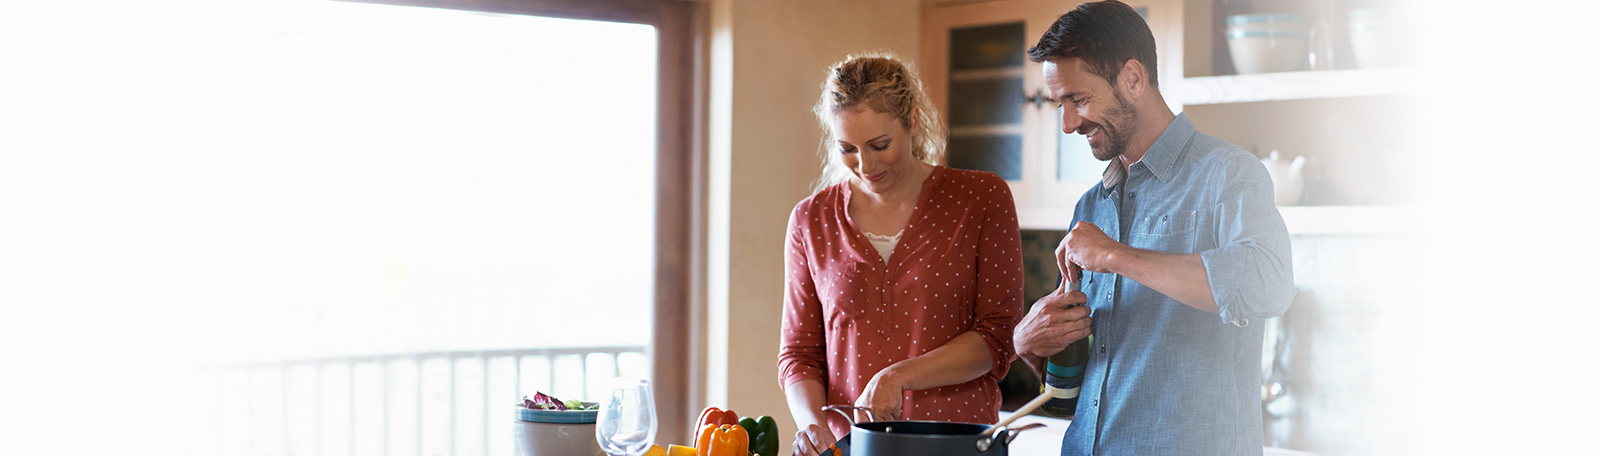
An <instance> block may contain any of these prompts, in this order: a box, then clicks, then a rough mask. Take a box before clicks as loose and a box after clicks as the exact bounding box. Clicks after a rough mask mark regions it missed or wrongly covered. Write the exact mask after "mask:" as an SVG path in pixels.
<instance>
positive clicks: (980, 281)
mask: <svg viewBox="0 0 1600 456" xmlns="http://www.w3.org/2000/svg"><path fill="white" fill-rule="evenodd" d="M849 197H850V188H849V184H848V183H845V184H839V185H835V186H832V187H829V188H826V189H823V190H822V191H820V192H818V193H817V194H816V195H812V196H811V197H810V198H807V199H805V200H803V201H801V202H800V203H799V204H798V205H796V206H795V209H794V212H793V213H791V214H790V218H789V229H788V245H787V247H786V252H785V257H786V264H785V271H786V275H787V277H786V279H787V280H786V283H785V295H784V312H783V327H782V331H781V340H782V345H781V349H780V351H779V355H778V369H779V372H780V375H781V376H782V378H781V380H780V381H781V384H782V385H784V386H787V385H789V384H791V383H793V382H795V381H798V380H803V379H815V380H818V381H820V382H822V383H823V385H825V387H826V389H827V399H828V403H830V404H851V403H854V402H855V398H856V397H857V396H859V395H860V394H861V393H862V389H863V388H864V387H865V386H866V385H867V382H869V381H870V380H872V376H873V375H875V374H877V373H878V371H880V370H882V369H883V368H885V367H888V366H890V365H892V364H894V363H896V362H900V361H902V360H905V359H909V358H912V357H916V356H920V355H922V354H924V353H927V352H929V351H932V350H933V349H935V348H938V347H940V346H942V345H944V344H945V343H947V342H949V341H950V340H951V339H954V338H955V337H956V336H959V335H961V334H963V333H966V332H968V331H974V332H977V333H978V334H979V335H980V336H982V337H983V339H984V341H985V342H987V343H988V344H989V349H990V350H991V352H992V354H993V355H994V359H995V362H994V364H993V366H991V369H990V371H989V373H988V374H987V375H984V376H982V377H979V378H977V379H975V380H973V381H970V382H967V383H963V384H959V385H949V386H944V387H938V388H932V389H928V390H923V391H913V392H908V393H906V397H905V403H904V406H903V408H902V410H901V418H902V419H908V420H932V421H961V422H971V423H993V422H995V421H996V419H997V417H998V415H999V411H1000V391H999V388H998V386H997V385H996V383H995V382H996V381H997V380H998V379H1000V378H1001V377H1004V376H1005V374H1006V371H1007V369H1008V368H1009V367H1010V365H1011V361H1012V360H1014V359H1016V354H1015V352H1014V351H1013V350H1012V346H1011V333H1012V330H1013V329H1014V328H1015V326H1016V324H1017V322H1018V321H1019V320H1021V319H1022V315H1023V302H1022V253H1021V248H1022V240H1021V233H1020V231H1019V230H1018V228H1017V211H1016V206H1015V203H1014V202H1013V201H1012V197H1011V190H1010V188H1009V187H1008V186H1007V185H1006V183H1005V181H1004V180H1002V179H1000V177H998V176H996V175H994V174H992V173H987V172H981V171H968V170H960V169H953V168H945V167H938V168H935V169H934V172H933V174H932V175H931V176H930V177H929V179H928V181H927V182H925V183H924V187H923V191H922V196H921V200H920V201H918V202H917V205H916V208H915V209H913V211H912V215H911V221H910V223H909V224H907V226H906V228H905V231H904V232H903V234H902V235H901V241H900V245H899V246H897V247H896V248H895V250H894V252H893V254H891V256H890V257H889V259H888V260H887V261H885V260H883V258H882V257H881V256H879V255H878V253H877V250H875V249H874V248H873V247H872V244H871V242H870V241H869V240H868V238H867V237H866V236H865V235H864V234H862V232H861V231H860V230H859V229H857V228H856V227H855V225H854V224H853V222H851V221H850V219H849V215H848V209H847V208H848V204H847V203H848V201H849ZM829 420H830V421H829V425H830V427H832V428H833V430H834V432H835V434H836V435H843V434H844V433H845V432H846V431H847V430H848V428H849V425H848V423H846V422H845V421H844V420H843V419H842V418H840V417H838V416H836V415H834V416H830V417H829Z"/></svg>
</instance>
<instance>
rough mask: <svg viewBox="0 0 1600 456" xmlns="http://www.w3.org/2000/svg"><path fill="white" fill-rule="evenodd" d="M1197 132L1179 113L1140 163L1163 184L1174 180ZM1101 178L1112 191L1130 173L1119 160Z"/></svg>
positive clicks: (1185, 115) (1108, 166) (1184, 116)
mask: <svg viewBox="0 0 1600 456" xmlns="http://www.w3.org/2000/svg"><path fill="white" fill-rule="evenodd" d="M1195 132H1196V130H1195V128H1194V123H1193V122H1190V121H1189V115H1188V114H1186V113H1179V114H1178V117H1177V118H1174V119H1172V122H1171V123H1168V124H1167V128H1166V129H1165V130H1162V131H1161V136H1159V137H1157V138H1156V142H1155V144H1151V145H1150V150H1148V151H1145V153H1144V158H1141V159H1139V162H1138V163H1144V166H1145V168H1147V169H1149V170H1150V173H1151V174H1155V176H1156V178H1157V179H1161V181H1162V182H1167V181H1170V180H1172V175H1173V173H1175V172H1176V171H1177V167H1178V158H1180V157H1182V156H1183V147H1184V146H1185V145H1187V144H1189V139H1190V137H1192V136H1194V134H1195ZM1100 178H1101V181H1100V185H1101V186H1102V187H1104V188H1106V189H1110V188H1112V187H1116V186H1117V184H1121V183H1122V181H1123V180H1125V179H1127V178H1128V172H1127V170H1126V169H1123V167H1122V164H1120V163H1118V162H1117V160H1111V163H1110V164H1109V165H1107V166H1106V170H1105V172H1104V173H1101V175H1100Z"/></svg>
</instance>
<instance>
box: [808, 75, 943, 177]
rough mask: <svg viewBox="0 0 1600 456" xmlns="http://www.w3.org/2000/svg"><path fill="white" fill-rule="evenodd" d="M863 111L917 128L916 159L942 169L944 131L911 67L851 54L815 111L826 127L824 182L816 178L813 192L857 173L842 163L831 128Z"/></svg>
mask: <svg viewBox="0 0 1600 456" xmlns="http://www.w3.org/2000/svg"><path fill="white" fill-rule="evenodd" d="M858 106H866V107H869V108H872V110H873V111H877V112H881V113H885V114H888V115H890V116H893V117H894V118H895V119H898V120H900V124H901V125H902V126H904V127H906V128H910V127H912V126H913V125H914V126H915V127H916V128H915V129H914V130H912V131H911V156H913V157H916V159H918V160H922V161H923V162H924V163H927V164H930V165H934V166H938V165H939V162H940V160H941V159H943V157H944V140H945V138H944V131H943V130H944V128H943V125H941V124H940V123H939V113H938V112H937V111H934V109H933V103H932V102H931V101H929V100H928V96H927V94H926V93H924V92H923V89H922V81H921V80H919V79H917V75H916V73H914V72H912V70H911V67H910V65H908V64H906V63H905V62H903V61H901V60H900V59H899V58H896V57H895V56H894V55H892V54H888V53H882V52H874V53H867V54H852V55H849V56H846V57H845V59H844V61H841V62H839V63H835V64H833V66H831V67H828V78H827V80H825V81H823V82H822V97H821V98H820V99H818V100H817V105H816V106H814V107H812V109H811V110H812V112H814V113H816V115H817V123H819V124H821V125H822V147H821V149H820V155H821V156H822V177H820V178H818V179H817V184H816V186H815V188H813V189H812V192H813V193H814V192H817V191H821V190H822V189H824V188H827V187H829V186H832V185H834V184H837V183H840V182H844V181H847V180H850V176H851V175H852V174H851V173H850V169H849V168H848V167H846V166H845V165H844V162H843V161H842V160H840V158H839V154H838V147H839V146H838V142H837V141H836V140H835V138H834V137H833V129H832V128H831V126H830V123H831V121H832V120H833V117H834V115H835V114H837V113H838V112H839V111H841V110H845V109H855V108H856V107H858ZM913 119H915V120H914V121H913Z"/></svg>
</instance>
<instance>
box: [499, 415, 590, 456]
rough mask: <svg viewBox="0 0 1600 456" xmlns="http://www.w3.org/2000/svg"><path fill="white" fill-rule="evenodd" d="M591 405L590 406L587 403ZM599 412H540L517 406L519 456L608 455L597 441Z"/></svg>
mask: <svg viewBox="0 0 1600 456" xmlns="http://www.w3.org/2000/svg"><path fill="white" fill-rule="evenodd" d="M584 405H590V404H584ZM599 414H600V412H599V411H598V410H539V409H527V408H522V407H520V406H519V407H517V420H516V427H515V428H513V431H512V435H513V437H514V438H515V439H516V444H515V447H516V454H518V455H519V456H605V453H604V452H601V451H600V441H599V440H596V439H595V435H594V422H595V419H596V418H598V415H599Z"/></svg>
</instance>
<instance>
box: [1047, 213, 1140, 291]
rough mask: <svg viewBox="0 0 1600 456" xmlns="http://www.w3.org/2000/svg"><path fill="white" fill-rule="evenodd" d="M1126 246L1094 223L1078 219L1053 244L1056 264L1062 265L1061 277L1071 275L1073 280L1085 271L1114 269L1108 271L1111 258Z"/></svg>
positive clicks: (1060, 266) (1057, 265)
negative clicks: (1059, 240) (1056, 243)
mask: <svg viewBox="0 0 1600 456" xmlns="http://www.w3.org/2000/svg"><path fill="white" fill-rule="evenodd" d="M1125 248H1127V246H1125V245H1122V244H1121V243H1119V242H1117V241H1113V240H1111V237H1110V236H1106V233H1105V232H1104V231H1101V230H1100V227H1098V226H1095V225H1094V224H1093V223H1089V222H1078V224H1077V225H1076V226H1073V227H1072V231H1068V232H1067V236H1066V237H1063V238H1061V245H1059V246H1056V267H1059V268H1061V273H1062V275H1063V276H1065V277H1074V279H1073V280H1074V281H1075V280H1076V279H1075V278H1076V277H1080V276H1082V275H1083V271H1085V270H1087V271H1094V272H1116V271H1112V270H1111V258H1112V257H1113V256H1114V255H1115V254H1116V253H1117V252H1118V251H1121V250H1122V249H1125Z"/></svg>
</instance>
